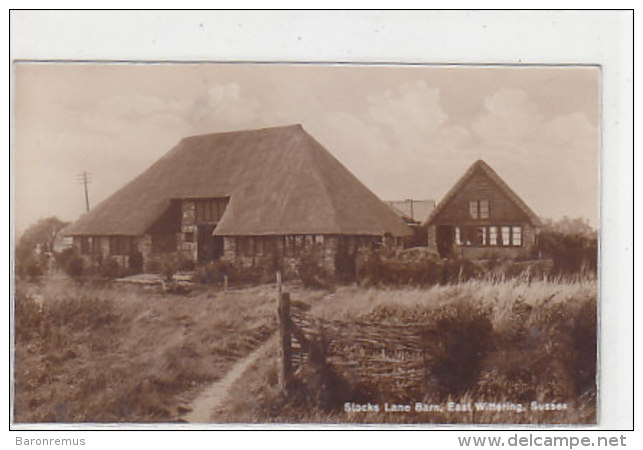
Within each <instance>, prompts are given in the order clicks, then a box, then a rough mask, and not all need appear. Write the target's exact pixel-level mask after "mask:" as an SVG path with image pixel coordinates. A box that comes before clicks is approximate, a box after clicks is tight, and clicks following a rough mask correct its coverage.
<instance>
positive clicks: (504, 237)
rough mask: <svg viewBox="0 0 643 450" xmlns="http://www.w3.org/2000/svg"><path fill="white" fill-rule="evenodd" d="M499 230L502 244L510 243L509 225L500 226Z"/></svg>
mask: <svg viewBox="0 0 643 450" xmlns="http://www.w3.org/2000/svg"><path fill="white" fill-rule="evenodd" d="M501 230H502V245H510V244H511V242H510V238H511V235H510V232H511V228H510V227H502V228H501Z"/></svg>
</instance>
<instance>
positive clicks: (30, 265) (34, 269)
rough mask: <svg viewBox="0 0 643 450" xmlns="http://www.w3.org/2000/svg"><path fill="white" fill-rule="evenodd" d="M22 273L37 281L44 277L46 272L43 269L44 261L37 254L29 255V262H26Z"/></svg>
mask: <svg viewBox="0 0 643 450" xmlns="http://www.w3.org/2000/svg"><path fill="white" fill-rule="evenodd" d="M22 272H23V274H24V275H26V276H27V277H29V278H31V279H32V280H34V279H37V278H38V277H40V276H42V274H43V272H44V271H43V268H42V261H41V260H40V259H39V258H38V256H37V255H35V254H31V255H29V257H28V258H27V260H26V261H25V262H24V265H23V267H22Z"/></svg>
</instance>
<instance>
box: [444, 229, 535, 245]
mask: <svg viewBox="0 0 643 450" xmlns="http://www.w3.org/2000/svg"><path fill="white" fill-rule="evenodd" d="M454 239H455V245H459V246H479V247H496V246H498V245H501V246H505V247H509V246H513V247H522V242H523V237H522V226H520V225H514V226H507V225H504V226H500V227H499V226H497V225H492V226H488V227H476V226H464V227H454Z"/></svg>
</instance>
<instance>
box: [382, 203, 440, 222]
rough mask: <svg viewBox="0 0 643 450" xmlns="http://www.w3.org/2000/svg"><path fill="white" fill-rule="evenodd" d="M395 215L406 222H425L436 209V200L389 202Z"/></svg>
mask: <svg viewBox="0 0 643 450" xmlns="http://www.w3.org/2000/svg"><path fill="white" fill-rule="evenodd" d="M387 203H388V204H389V205H390V206H391V208H393V211H395V213H396V214H397V215H398V216H400V217H402V218H403V219H404V220H406V221H409V220H411V221H415V222H418V223H422V222H424V221H425V220H426V219H427V218H428V217H429V215H430V214H431V212H432V211H433V210H434V209H435V200H413V199H406V200H389V201H387Z"/></svg>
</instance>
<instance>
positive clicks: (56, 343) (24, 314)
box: [14, 282, 276, 423]
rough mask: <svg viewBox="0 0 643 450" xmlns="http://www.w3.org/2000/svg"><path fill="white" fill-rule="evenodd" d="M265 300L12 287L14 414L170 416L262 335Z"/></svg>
mask: <svg viewBox="0 0 643 450" xmlns="http://www.w3.org/2000/svg"><path fill="white" fill-rule="evenodd" d="M30 288H33V286H30ZM35 298H37V299H38V301H36V300H35ZM274 302H275V300H274V293H273V292H271V291H270V290H269V289H268V290H266V289H265V288H263V289H262V288H257V289H254V290H252V289H251V290H247V291H243V292H241V291H240V292H236V293H227V294H223V293H220V292H214V291H208V290H203V291H201V292H200V293H197V294H195V295H192V296H185V297H181V296H172V295H164V294H159V293H154V292H149V291H145V290H142V289H139V288H125V287H119V286H115V285H111V284H102V285H98V286H94V287H91V286H89V285H84V286H78V285H74V284H69V283H66V282H58V283H53V282H51V283H44V284H43V285H42V286H38V292H37V295H36V293H35V292H34V291H33V289H31V292H26V291H25V290H24V289H23V286H18V290H17V293H16V298H15V304H16V308H15V329H16V342H15V356H16V359H15V373H14V378H15V402H14V420H15V421H16V422H56V423H69V422H171V421H176V420H178V419H179V417H180V415H181V412H182V408H184V407H185V405H186V404H187V403H188V402H189V401H190V398H191V396H193V395H196V392H197V391H198V389H199V388H200V387H201V386H203V385H205V384H206V383H209V382H212V381H214V380H216V379H218V378H219V377H221V376H223V375H224V374H225V373H226V372H227V370H228V369H229V368H230V367H231V366H232V364H233V363H234V361H235V360H236V359H238V358H240V357H242V356H244V355H245V354H247V353H249V352H250V351H251V350H252V349H254V348H255V347H256V346H258V345H259V344H260V343H261V342H263V341H265V339H266V338H267V337H268V336H269V335H270V334H272V332H273V331H274V329H275V328H276V320H275V317H274Z"/></svg>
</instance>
